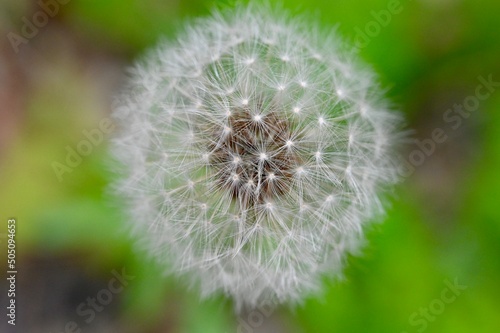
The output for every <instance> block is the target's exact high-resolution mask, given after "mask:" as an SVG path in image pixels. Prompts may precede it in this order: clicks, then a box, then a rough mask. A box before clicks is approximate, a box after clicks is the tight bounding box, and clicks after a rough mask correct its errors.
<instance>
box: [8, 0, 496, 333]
mask: <svg viewBox="0 0 500 333" xmlns="http://www.w3.org/2000/svg"><path fill="white" fill-rule="evenodd" d="M42 2H43V3H48V2H50V1H49V0H43V1H42ZM60 2H61V3H65V4H60V5H58V12H57V13H56V14H55V15H54V17H50V18H49V19H48V20H47V22H45V23H44V24H42V23H43V20H42V21H41V22H40V23H41V24H40V25H41V27H40V28H39V29H37V30H38V31H36V32H34V31H31V32H32V33H33V36H31V37H30V38H27V39H26V40H25V41H23V42H19V39H15V40H16V41H17V42H19V43H20V44H16V43H15V42H14V44H15V45H17V46H16V47H13V40H14V39H13V38H14V37H13V36H14V35H13V33H14V34H17V35H21V34H22V29H23V25H24V24H25V23H24V21H23V17H25V18H27V19H28V20H30V21H31V20H32V18H33V16H34V15H36V13H38V12H40V10H41V8H42V7H41V6H40V4H39V3H38V1H27V0H2V1H1V2H0V35H1V36H2V39H1V42H0V219H1V221H2V223H1V226H2V227H1V229H0V241H1V243H2V244H1V251H2V252H1V253H5V255H4V254H2V255H1V256H0V258H1V263H0V268H1V269H2V274H5V271H6V260H7V258H6V240H7V238H6V225H7V220H8V218H12V217H15V218H16V219H17V246H18V254H17V260H18V262H17V265H18V271H19V274H18V277H17V287H18V294H17V301H18V306H19V307H18V318H17V320H18V322H17V325H16V329H17V331H16V330H14V328H13V327H12V326H10V325H7V324H6V319H5V314H4V313H2V314H1V316H0V318H1V320H0V331H1V332H23V333H24V332H36V333H38V332H47V333H49V332H54V333H56V332H57V333H60V332H73V330H74V331H75V332H78V331H77V330H76V329H75V328H71V325H70V327H69V328H68V326H67V323H68V322H72V321H73V322H75V323H76V325H77V329H80V330H81V332H120V333H127V332H140V333H156V332H206V333H209V332H218V333H219V332H238V330H239V331H240V332H273V333H279V332H291V333H295V332H297V333H299V332H384V333H385V332H394V333H402V332H407V333H410V332H429V333H431V332H439V333H446V332H453V333H460V332H500V286H499V285H500V283H499V281H500V258H499V255H500V91H499V90H500V89H499V87H498V86H496V87H493V88H492V91H491V92H490V95H489V97H488V98H485V99H483V100H481V101H479V104H478V105H477V107H474V108H473V110H472V111H471V112H470V113H469V114H467V116H460V124H459V125H458V120H456V121H457V123H450V122H446V120H445V118H444V117H445V114H446V112H447V110H449V109H450V108H453V107H454V105H455V104H457V105H461V104H463V103H467V101H469V102H470V101H471V100H473V99H471V98H473V97H474V96H475V94H476V88H477V87H479V86H480V85H481V81H480V79H479V78H480V77H483V78H484V79H488V77H489V76H491V78H492V80H493V81H495V82H500V23H499V22H500V1H498V0H482V1H481V0H480V1H473V0H413V1H404V0H402V1H400V2H399V1H394V0H392V1H388V0H370V1H368V0H361V1H341V0H337V1H335V0H309V1H307V2H302V1H298V0H293V1H292V0H290V1H288V0H283V1H280V2H281V3H282V4H283V7H284V8H287V9H289V10H291V13H292V15H296V14H301V13H307V14H308V15H309V16H310V19H311V20H317V21H318V22H319V23H320V24H321V25H322V26H323V27H325V28H327V29H328V28H330V27H332V26H337V27H338V30H339V32H340V33H341V34H342V35H343V36H344V37H345V38H346V39H347V40H349V41H351V42H353V43H356V42H357V43H358V44H357V45H358V46H360V48H359V56H360V57H361V58H362V59H363V60H365V61H366V62H367V63H369V64H371V65H372V66H373V67H374V69H375V70H376V71H377V72H378V74H379V75H380V80H381V82H382V84H383V86H384V87H387V90H388V95H389V97H390V98H391V100H392V101H393V102H394V105H395V106H396V107H397V108H398V109H400V110H401V111H402V112H404V113H405V114H406V117H407V120H408V127H409V128H412V129H413V130H414V137H415V138H417V139H419V140H425V139H428V138H431V137H432V132H433V131H434V130H435V129H436V128H439V129H442V130H443V131H444V133H445V134H446V136H447V140H445V141H444V142H442V143H437V144H435V151H434V152H433V153H432V154H430V156H428V157H426V158H425V161H424V162H423V163H422V165H419V166H416V167H415V168H414V171H412V172H409V174H408V176H407V177H405V178H404V180H403V182H402V183H401V184H400V185H399V186H398V187H397V190H396V191H395V193H394V194H393V195H392V199H391V200H390V204H389V209H388V214H387V217H386V218H385V221H384V222H383V223H381V224H376V225H375V226H374V227H372V228H371V229H370V230H368V240H369V242H368V244H367V246H366V248H365V251H364V253H363V255H362V256H361V257H352V258H350V259H349V265H348V266H347V269H346V272H345V280H344V281H341V282H332V281H329V280H327V279H326V280H325V288H324V293H323V294H321V295H318V296H311V297H309V298H307V299H306V301H305V302H304V304H303V306H299V307H297V308H295V309H287V308H279V309H276V310H275V311H271V313H268V312H267V311H265V309H261V310H260V312H259V313H260V315H259V313H258V314H255V313H254V314H253V315H254V317H251V318H250V320H249V319H248V316H246V317H245V315H244V316H243V317H242V318H237V317H235V316H234V314H233V312H232V307H231V304H230V302H229V301H228V300H225V299H224V298H223V297H220V298H217V299H213V300H210V301H200V300H199V298H198V295H197V293H196V291H188V290H187V288H185V286H184V285H183V283H182V282H181V281H179V280H178V279H174V278H169V277H164V276H162V274H161V272H162V269H161V267H157V266H156V265H155V264H153V263H152V262H151V261H150V260H148V259H146V258H144V257H143V256H142V255H141V254H140V253H136V252H135V251H134V250H133V248H132V245H131V242H130V240H129V239H128V237H127V234H126V232H125V231H124V229H123V224H122V217H121V215H120V210H119V208H117V207H115V206H114V205H113V204H112V203H111V200H110V199H109V197H108V195H107V194H106V187H107V184H108V183H109V181H110V180H111V179H112V178H113V174H112V173H111V172H109V169H108V168H107V159H108V154H107V147H106V140H103V142H102V143H98V144H96V145H93V146H92V147H91V149H90V150H91V151H90V152H89V154H88V156H83V158H82V161H81V163H78V166H76V167H74V168H72V170H71V172H69V171H68V172H65V173H63V174H62V175H61V177H60V178H61V179H59V178H58V176H57V174H56V172H55V171H54V162H59V163H64V162H65V159H66V154H67V149H68V148H67V147H70V149H71V148H73V149H76V147H77V146H78V144H80V143H81V142H82V140H84V139H85V134H84V133H85V132H84V131H91V130H95V129H99V124H100V122H101V121H102V119H107V117H108V116H109V113H110V110H111V103H112V100H113V96H114V95H115V94H116V92H117V91H119V89H120V86H121V84H122V83H123V77H124V74H123V73H124V70H125V69H126V68H127V66H129V65H130V64H132V61H133V59H136V58H137V57H139V56H140V55H141V54H142V53H143V52H144V51H145V50H146V49H147V48H149V47H152V46H153V45H154V44H155V42H156V41H158V39H159V38H160V37H161V36H164V37H165V36H166V37H167V38H172V37H173V36H175V31H176V30H177V29H178V28H179V24H180V23H181V22H182V21H183V20H185V19H188V18H192V17H196V16H200V15H207V14H208V13H209V12H210V10H211V8H212V7H213V5H214V4H216V3H217V2H214V1H203V0H192V1H181V0H163V1H162V0H119V1H118V0H71V1H68V0H60ZM225 2H226V3H228V1H225ZM270 2H271V1H270ZM391 10H392V13H391ZM387 13H390V14H389V15H385V14H387ZM377 18H378V20H377ZM360 31H361V32H360ZM361 34H364V36H365V37H360V36H361ZM9 36H10V37H9ZM361 46H362V47H361ZM16 49H18V50H17V51H18V52H15V51H16ZM484 91H486V90H484ZM471 96H472V97H471ZM453 124H455V125H458V126H455V127H457V128H456V129H454V128H453V127H452V126H451V125H453ZM103 133H104V134H105V136H106V137H108V136H109V134H108V133H106V132H103ZM418 149H419V148H418V145H416V144H415V143H412V144H410V145H409V146H408V147H407V148H406V151H405V152H403V154H402V156H403V158H405V159H406V160H408V158H409V157H410V156H411V155H410V154H411V153H412V152H413V151H415V150H418ZM415 156H416V155H415ZM122 269H125V270H126V273H127V274H129V275H132V276H134V278H133V279H132V280H131V281H130V282H129V283H128V284H127V285H126V286H125V287H124V289H123V292H120V293H117V294H115V295H114V296H113V299H112V300H111V301H110V302H109V304H107V305H105V306H103V308H101V309H100V311H99V310H96V311H95V318H92V320H89V322H86V321H85V319H89V317H87V316H81V315H80V314H79V313H78V312H77V310H76V309H77V308H78V307H79V306H80V305H81V304H82V303H85V302H87V298H88V297H96V295H98V293H99V292H100V291H101V290H103V289H105V288H108V282H109V281H110V280H111V279H112V278H113V276H114V275H113V273H112V271H113V270H115V271H118V272H121V271H122ZM455 283H458V284H459V285H461V286H465V287H466V289H464V290H454V289H453V288H452V287H450V285H453V284H455ZM6 287H7V284H6V282H5V278H4V275H2V281H1V282H0V291H1V294H0V302H1V308H2V309H5V307H4V306H5V305H6V304H7V303H6V302H7V296H6V291H5V290H6ZM454 291H455V294H456V296H454V295H453V292H454ZM452 296H454V297H452ZM3 311H5V310H2V312H3ZM246 315H248V314H246ZM251 315H252V314H251ZM259 316H260V317H259ZM260 318H264V320H263V322H262V323H261V322H260ZM242 320H245V321H246V322H247V324H246V325H244V324H242Z"/></svg>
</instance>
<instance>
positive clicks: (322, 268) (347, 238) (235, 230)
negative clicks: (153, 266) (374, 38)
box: [113, 6, 400, 308]
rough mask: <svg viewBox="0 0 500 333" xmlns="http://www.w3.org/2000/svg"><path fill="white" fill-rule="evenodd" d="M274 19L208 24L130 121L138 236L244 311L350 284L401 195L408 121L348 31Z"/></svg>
mask: <svg viewBox="0 0 500 333" xmlns="http://www.w3.org/2000/svg"><path fill="white" fill-rule="evenodd" d="M270 12H272V11H270V10H269V8H263V9H262V8H260V9H259V8H258V6H247V7H241V8H237V9H234V10H231V11H227V12H223V13H219V12H216V13H214V14H213V15H212V16H211V17H209V18H206V19H201V20H198V21H195V22H192V24H190V25H188V26H187V27H186V29H185V32H184V33H182V34H181V35H180V36H179V38H178V40H177V42H175V43H167V44H162V45H160V46H158V47H157V48H156V49H155V50H153V51H151V52H150V53H149V54H148V55H147V56H146V57H145V58H144V59H143V60H142V61H141V62H139V63H138V64H137V65H136V66H135V68H134V69H133V75H132V76H133V77H132V79H131V84H130V87H129V89H128V90H127V91H126V92H125V94H123V96H121V97H120V100H119V103H118V105H117V107H116V108H115V111H114V117H115V119H116V121H117V122H118V124H119V125H120V127H121V129H120V131H119V134H118V135H117V137H116V138H115V139H114V144H113V152H114V153H115V155H116V157H117V159H118V161H119V162H120V163H121V164H122V169H121V170H119V171H120V172H121V174H122V177H121V178H120V181H119V182H117V183H116V184H115V185H116V191H117V192H118V193H119V195H121V196H122V197H124V198H125V199H126V202H127V210H128V212H129V215H130V223H131V226H132V229H133V231H134V237H136V238H137V239H138V240H139V242H140V243H141V244H143V245H144V247H145V248H146V249H147V250H148V251H149V252H150V253H151V254H152V255H153V256H154V257H155V258H156V259H158V261H159V262H161V263H164V264H165V266H166V267H169V270H171V271H174V272H176V273H179V274H182V276H183V277H185V278H186V279H188V280H189V281H190V282H192V283H193V284H195V285H198V287H199V288H200V290H201V292H202V294H203V295H204V296H209V295H211V294H213V293H214V292H217V291H222V292H224V293H226V294H228V295H230V296H232V297H233V298H234V300H235V304H236V307H237V308H241V307H242V306H244V305H248V306H255V305H256V304H258V302H259V301H260V300H262V299H263V298H271V297H272V298H274V299H276V300H277V301H278V302H292V303H293V302H297V301H300V299H301V298H302V297H303V295H304V293H307V292H311V291H314V290H315V289H317V287H318V285H319V283H320V276H321V275H322V274H325V273H326V274H333V275H338V274H340V272H341V268H342V267H341V266H342V263H343V260H344V258H345V256H346V254H347V253H353V252H355V251H356V250H358V249H359V247H360V246H361V243H362V240H363V235H362V229H363V226H364V225H365V224H366V223H367V222H368V221H369V220H370V219H373V217H374V215H375V214H376V213H381V212H382V207H381V203H380V200H379V196H378V194H377V192H378V191H379V190H380V188H381V187H385V186H386V185H390V184H392V183H394V182H395V181H396V180H397V177H396V175H397V172H396V171H397V170H396V168H395V166H394V163H393V151H392V146H393V144H394V142H395V141H397V130H398V127H399V123H400V121H399V116H398V115H397V114H395V113H393V112H391V111H389V110H388V106H387V103H386V102H385V101H384V100H383V99H382V97H381V92H380V91H379V88H378V87H377V85H376V84H375V83H374V81H373V75H372V73H371V72H370V71H367V70H365V69H360V68H359V66H358V65H356V64H354V63H353V58H354V55H353V52H349V51H348V50H346V49H345V48H344V47H343V46H342V43H341V42H340V41H339V40H338V38H337V37H336V36H335V34H334V33H333V32H329V33H325V34H324V33H320V32H319V31H318V29H314V28H312V27H311V25H310V24H306V23H303V22H302V21H294V20H291V19H287V18H285V17H283V15H282V14H276V13H274V14H273V13H270ZM242 117H243V118H245V117H246V118H245V119H244V120H241V119H240V118H242ZM238 121H240V122H238ZM236 124H239V125H238V126H239V127H237V125H236ZM243 131H244V132H243ZM242 133H243V134H242Z"/></svg>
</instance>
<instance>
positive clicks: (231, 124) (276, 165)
mask: <svg viewBox="0 0 500 333" xmlns="http://www.w3.org/2000/svg"><path fill="white" fill-rule="evenodd" d="M210 133H211V136H212V138H211V144H210V145H209V147H208V148H209V151H210V152H211V154H210V159H209V163H210V165H211V166H212V167H213V168H215V170H216V176H215V179H216V182H217V186H218V187H219V188H221V189H223V190H226V191H229V192H230V193H231V197H232V198H233V199H234V200H237V201H238V202H239V203H240V205H241V206H242V207H243V208H250V207H254V206H255V205H257V204H263V203H265V202H269V201H270V200H272V199H273V198H275V197H277V196H282V195H284V194H286V193H288V191H289V189H290V187H291V185H292V181H293V174H294V170H295V169H296V168H297V166H298V164H299V162H300V158H299V156H298V155H297V151H296V150H295V149H294V147H293V142H292V140H291V138H292V133H291V128H290V124H289V122H288V121H287V120H286V119H283V118H282V117H279V115H278V114H277V112H276V111H271V112H267V113H266V114H262V115H261V114H255V112H253V113H252V112H251V111H250V109H247V108H238V109H234V110H232V111H231V115H230V116H229V117H228V120H227V124H226V125H225V126H223V128H221V126H217V128H213V129H212V130H211V131H210Z"/></svg>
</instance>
